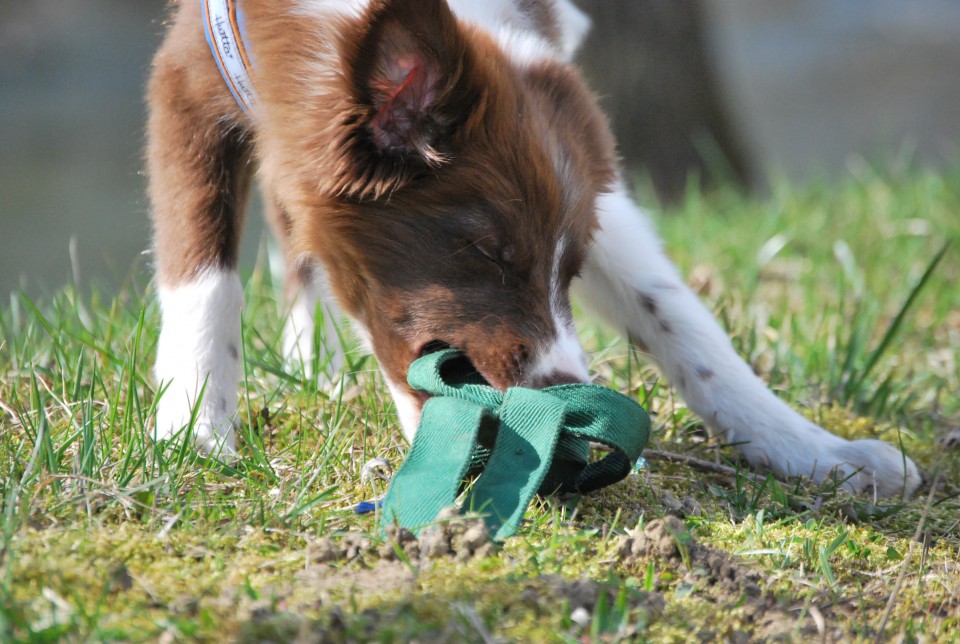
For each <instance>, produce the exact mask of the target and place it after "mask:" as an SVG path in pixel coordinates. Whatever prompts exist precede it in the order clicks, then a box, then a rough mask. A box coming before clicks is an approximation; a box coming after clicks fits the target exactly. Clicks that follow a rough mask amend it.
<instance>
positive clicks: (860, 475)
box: [831, 439, 923, 499]
mask: <svg viewBox="0 0 960 644" xmlns="http://www.w3.org/2000/svg"><path fill="white" fill-rule="evenodd" d="M831 456H832V457H833V458H834V459H835V461H834V464H833V467H832V468H831V469H833V468H834V467H835V468H836V469H837V470H838V471H840V472H842V473H843V474H845V475H849V474H852V475H853V476H852V477H851V478H850V479H849V480H848V481H847V482H846V483H845V484H844V485H845V486H846V487H847V488H848V489H849V490H851V491H853V492H856V493H866V494H871V495H875V496H877V497H879V498H886V497H900V496H902V497H903V498H904V499H908V498H910V497H911V496H912V495H913V493H914V492H915V491H916V489H917V488H918V487H919V486H920V483H921V482H922V481H923V478H922V477H921V476H920V471H919V470H918V469H917V466H916V465H915V464H914V462H913V460H911V459H910V457H909V456H907V455H906V454H904V453H903V452H901V451H900V450H899V449H897V448H896V447H894V446H893V445H891V444H890V443H885V442H883V441H878V440H872V439H863V440H856V441H844V444H843V445H841V446H840V447H839V448H837V449H835V450H834V451H833V453H832V454H831Z"/></svg>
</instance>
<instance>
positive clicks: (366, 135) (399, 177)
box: [288, 0, 614, 429]
mask: <svg viewBox="0 0 960 644" xmlns="http://www.w3.org/2000/svg"><path fill="white" fill-rule="evenodd" d="M338 38H339V48H338V51H339V54H340V63H341V69H340V70H339V73H338V74H336V75H335V78H333V79H331V80H329V81H327V82H333V83H336V84H337V89H336V96H335V97H332V94H333V93H334V92H333V91H332V90H331V91H330V92H327V93H325V94H323V97H324V98H322V99H319V104H321V105H322V107H317V108H316V109H314V114H315V116H313V117H312V118H314V119H317V120H319V119H322V120H323V121H324V122H323V123H319V122H318V123H315V126H316V130H317V131H321V132H322V133H323V134H322V138H320V139H315V140H314V142H312V143H309V142H307V144H305V143H304V142H303V141H297V140H290V141H289V142H288V145H289V146H292V147H296V146H300V147H301V149H302V150H303V152H302V153H301V154H302V155H306V156H305V158H306V159H307V162H308V163H313V164H315V165H316V167H315V168H313V169H314V170H315V171H316V172H317V174H315V175H310V174H308V175H305V177H306V178H305V179H304V180H303V181H301V184H302V185H305V186H308V188H309V189H302V190H301V191H300V194H302V195H303V203H302V204H299V205H298V206H296V207H297V208H298V209H301V210H303V211H304V212H307V213H308V218H309V221H310V225H309V226H300V227H299V229H298V230H296V231H295V233H296V235H297V236H298V237H299V239H300V242H301V245H302V246H303V247H304V248H305V249H307V250H308V251H310V252H314V253H316V254H318V255H319V256H320V257H321V258H322V259H323V262H324V264H325V266H326V269H327V273H328V276H329V279H330V282H331V286H332V287H333V289H334V291H335V292H336V294H337V295H338V297H339V299H340V301H341V303H342V304H343V306H344V308H345V309H346V310H347V312H348V313H349V314H350V315H351V316H352V317H353V318H355V319H356V320H357V321H358V322H359V323H360V324H362V325H363V327H364V328H365V329H366V331H367V333H368V335H369V340H370V343H371V344H372V347H373V350H374V352H375V353H376V355H377V357H378V359H379V361H380V363H381V365H382V367H383V368H384V370H385V371H386V373H387V376H388V378H389V379H390V380H391V381H392V382H391V385H392V387H393V388H394V390H395V392H397V390H398V389H401V387H403V388H405V385H404V384H402V383H404V382H405V374H406V370H407V367H408V366H409V365H410V363H411V362H412V361H413V360H414V359H416V358H417V357H418V355H419V354H421V352H423V351H424V350H428V349H429V348H430V347H432V346H436V344H437V343H442V344H443V345H449V346H453V347H456V348H458V349H461V350H462V351H464V352H465V353H466V355H467V356H468V357H469V359H470V360H471V361H472V363H473V364H474V366H475V367H476V368H477V370H478V371H479V372H480V373H481V374H482V375H483V376H484V377H485V378H486V380H487V381H488V382H490V383H491V384H492V385H494V386H496V387H499V388H506V387H509V386H514V385H524V386H534V387H539V386H545V385H549V384H556V383H559V382H568V381H580V380H584V379H585V378H586V367H585V363H584V356H583V351H582V349H581V347H580V344H579V342H578V341H577V340H576V337H575V335H574V332H573V322H572V319H571V311H570V302H569V296H568V290H569V287H570V282H571V280H572V279H573V278H574V277H575V276H576V275H577V273H578V271H579V270H580V267H581V265H582V263H583V262H584V259H585V254H586V252H587V248H588V245H589V243H590V240H591V235H592V233H593V229H594V227H595V224H596V222H595V215H594V212H593V209H594V200H595V197H596V195H597V194H598V193H599V192H601V191H603V190H605V189H607V188H608V185H609V184H610V183H611V181H612V179H613V174H614V152H613V143H612V140H611V137H610V134H609V130H608V127H607V124H606V121H605V119H604V118H603V116H602V115H601V113H600V112H599V110H598V108H597V107H596V104H595V101H594V99H593V97H592V95H591V94H590V92H589V91H588V90H587V89H586V87H585V85H584V83H583V81H582V80H581V78H580V76H579V75H578V73H577V72H576V71H575V70H574V69H573V68H572V67H570V66H569V65H566V64H563V63H561V62H558V61H557V60H556V59H555V57H552V56H551V51H552V50H551V49H550V47H549V46H548V45H547V44H545V41H543V40H542V39H539V38H536V37H534V36H533V35H532V34H529V33H525V32H521V31H516V32H512V33H511V34H508V35H507V36H504V37H497V35H496V34H494V35H491V34H488V33H487V32H485V31H482V30H480V29H478V28H476V27H474V26H471V25H469V24H465V23H462V22H460V21H458V19H457V18H456V17H455V16H454V15H453V13H452V12H451V11H450V9H449V8H448V6H447V4H446V2H444V1H442V0H422V1H419V2H411V1H402V2H401V1H389V0H388V1H381V2H374V3H372V5H371V6H370V8H369V9H368V10H366V11H365V12H364V13H363V14H362V15H361V16H359V17H356V18H353V19H351V20H345V21H344V22H343V23H342V28H341V29H340V30H339V33H338ZM328 75H329V74H328ZM291 118H296V119H300V120H301V121H302V120H304V119H305V118H306V117H305V116H303V115H297V116H291ZM300 138H301V139H303V140H306V139H309V138H310V136H309V135H307V134H304V135H303V136H302V137H300ZM318 147H320V149H319V150H318V149H317V148H318ZM288 152H289V151H288ZM301 158H303V157H301ZM298 172H301V173H302V170H298ZM401 393H402V391H401ZM407 393H408V395H409V391H407ZM409 421H410V419H409V418H408V419H405V425H406V424H408V423H409ZM408 429H409V427H408Z"/></svg>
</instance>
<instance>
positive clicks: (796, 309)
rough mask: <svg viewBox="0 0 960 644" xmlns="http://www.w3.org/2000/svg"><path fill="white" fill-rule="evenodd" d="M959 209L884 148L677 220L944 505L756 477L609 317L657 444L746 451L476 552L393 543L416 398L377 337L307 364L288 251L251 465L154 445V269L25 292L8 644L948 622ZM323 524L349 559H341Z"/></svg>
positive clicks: (754, 338) (934, 180) (598, 364)
mask: <svg viewBox="0 0 960 644" xmlns="http://www.w3.org/2000/svg"><path fill="white" fill-rule="evenodd" d="M958 209H960V170H958V171H948V172H944V173H939V174H935V173H929V172H919V171H915V172H909V173H902V174H892V173H883V172H879V171H875V170H871V169H869V168H867V169H862V170H861V174H860V175H858V176H857V177H856V178H855V179H854V180H852V181H850V182H848V183H847V184H844V185H842V186H826V185H813V186H810V187H808V188H805V189H802V190H798V189H788V188H778V189H775V190H774V191H773V194H772V195H771V196H770V197H769V198H765V199H748V198H745V197H743V196H742V195H739V194H737V193H736V192H734V191H732V190H731V191H725V190H720V191H717V192H715V193H713V194H710V195H699V194H691V197H690V199H688V200H687V202H686V203H685V205H684V206H682V207H681V208H679V209H677V210H675V211H672V212H669V213H665V214H664V215H663V217H662V219H661V229H662V232H663V234H664V237H665V238H666V241H667V245H668V247H669V248H670V249H671V251H672V253H673V255H674V257H675V258H676V260H677V261H678V263H679V264H680V265H681V267H682V268H683V269H684V270H685V272H686V273H687V274H688V275H690V280H691V283H692V284H693V285H694V286H695V287H696V288H697V289H698V290H699V291H700V292H701V294H702V295H703V297H704V298H705V299H706V300H707V302H708V304H709V305H710V306H711V308H712V309H713V310H714V311H715V312H716V313H717V315H718V316H719V317H720V318H721V319H722V320H723V321H724V323H725V324H726V326H727V327H728V328H729V329H730V332H731V335H732V337H733V341H734V344H735V345H736V347H737V348H738V350H739V351H740V352H741V353H742V354H743V355H744V356H745V357H746V358H747V359H748V360H749V362H750V363H751V364H752V365H753V367H754V368H755V370H756V371H757V372H758V373H760V374H761V375H762V377H764V378H765V379H766V380H767V381H768V382H769V383H771V385H772V386H773V387H774V388H775V389H776V390H777V391H778V393H779V394H780V395H781V396H783V397H784V398H785V399H787V400H789V401H790V402H791V403H792V404H794V405H796V406H798V407H800V408H801V409H802V410H804V412H805V413H806V414H807V415H808V416H809V417H811V418H812V419H814V420H816V421H817V422H819V423H821V424H823V425H824V426H826V427H828V428H829V429H831V430H833V431H835V432H837V433H839V434H841V435H843V436H847V437H850V438H863V437H879V438H882V439H885V440H889V441H892V442H898V443H900V444H901V445H902V446H903V447H904V448H905V449H906V450H907V451H908V452H909V453H910V454H911V455H912V456H913V457H914V458H915V459H916V461H917V463H918V464H919V465H920V467H921V468H922V469H924V470H926V471H927V472H933V471H938V472H939V473H940V475H939V478H938V479H937V483H936V485H931V486H930V487H928V488H927V489H925V490H924V494H923V496H924V497H925V498H929V499H930V501H929V505H926V506H925V503H924V499H916V500H912V501H908V502H904V503H894V502H887V501H880V502H877V501H875V500H873V499H867V498H860V497H851V496H849V495H848V494H846V493H844V492H843V491H842V490H841V489H840V487H839V485H838V482H836V481H829V482H827V483H825V484H823V485H821V486H815V485H811V484H809V483H808V482H804V481H799V480H793V481H779V480H777V479H775V478H774V477H772V476H767V475H765V474H763V473H759V474H758V473H755V472H750V471H747V470H746V469H745V468H743V467H742V466H741V465H740V464H739V461H738V460H737V457H736V454H735V453H734V452H733V451H732V450H731V449H730V448H729V447H724V446H722V445H717V444H716V443H715V442H713V441H711V440H710V439H709V438H708V437H707V436H706V435H705V432H704V430H703V427H702V424H701V422H700V421H699V419H697V418H696V417H695V416H693V415H692V414H691V413H690V412H689V410H688V409H687V408H686V406H685V405H684V404H683V402H682V400H680V399H679V398H677V397H676V395H675V394H674V393H673V391H672V389H671V388H670V387H669V385H668V384H667V383H665V382H663V381H662V380H661V379H660V378H659V376H658V375H657V373H656V371H655V370H654V369H653V368H652V367H651V366H650V365H649V364H648V363H646V362H645V361H644V360H643V356H642V355H640V354H639V353H638V352H635V351H631V350H628V349H627V347H626V346H625V344H624V343H623V342H622V340H621V339H619V338H617V337H616V336H615V335H613V334H611V333H609V332H608V331H605V330H603V329H600V328H598V327H596V326H593V325H591V324H590V323H588V322H585V321H584V322H582V323H581V325H580V326H581V327H582V328H581V332H582V336H583V337H584V339H585V343H586V345H587V346H588V348H589V350H590V351H591V357H592V363H593V365H592V366H593V369H594V372H595V373H596V374H597V377H598V379H599V380H600V381H602V382H605V383H606V384H608V385H609V386H611V387H614V388H616V389H618V390H620V391H623V392H625V393H626V394H627V395H630V396H633V397H635V398H636V399H637V400H638V401H640V402H641V403H643V404H644V406H646V407H647V408H648V409H649V410H650V411H651V413H652V415H653V420H654V431H653V435H652V440H651V447H652V448H655V449H656V450H658V451H659V453H668V452H675V453H679V452H682V453H685V454H688V455H690V456H692V457H695V458H697V459H699V460H700V461H702V462H709V463H713V464H715V465H716V464H719V465H721V466H722V467H712V468H699V467H696V466H693V465H690V464H688V465H684V464H683V463H679V462H676V461H673V460H669V459H665V458H655V457H653V456H650V457H649V458H648V461H649V463H648V466H647V467H646V468H645V469H644V470H642V471H640V472H637V473H636V474H634V475H633V476H631V477H629V479H628V480H626V481H625V482H623V483H621V484H619V485H617V486H614V487H612V488H609V489H607V490H604V491H602V492H600V493H597V494H594V495H592V496H589V497H585V498H583V499H581V500H580V502H579V504H566V505H564V504H561V503H559V502H557V501H555V500H543V501H540V502H537V503H535V504H534V506H533V507H532V508H531V510H530V512H529V513H528V520H527V522H526V524H525V526H524V528H523V529H522V530H521V532H520V534H519V535H518V536H517V537H515V538H513V539H511V540H509V541H508V543H507V544H505V545H504V547H503V548H502V549H501V550H499V551H498V552H496V553H495V554H492V555H489V556H484V557H480V558H478V559H474V560H471V561H467V562H458V561H454V560H439V561H433V562H426V563H424V562H416V561H412V560H410V559H409V558H406V555H403V556H402V557H400V560H399V561H389V562H387V561H385V560H384V556H385V555H383V554H382V552H383V551H384V550H383V548H387V549H390V550H391V552H392V553H393V555H392V557H387V558H389V559H396V558H397V556H398V555H401V554H402V552H401V551H398V550H396V549H394V546H391V545H390V544H383V543H382V542H381V541H380V537H379V536H378V535H379V533H378V531H377V530H376V525H375V518H374V517H371V516H358V515H356V514H355V513H354V511H353V508H354V507H355V505H356V504H357V503H358V502H359V501H362V500H368V499H372V498H375V497H377V496H378V495H380V494H382V492H383V489H382V488H383V485H382V482H379V481H377V480H376V479H375V478H371V480H369V481H364V480H361V477H360V470H361V467H362V466H363V464H364V463H365V462H367V461H368V460H369V459H371V458H374V457H382V458H386V459H388V460H390V461H391V462H393V463H394V464H397V463H399V462H400V461H401V460H402V458H403V455H404V454H405V452H406V448H407V446H406V444H405V442H404V440H403V439H402V437H401V435H400V432H399V431H398V426H397V421H396V419H395V412H394V410H393V405H392V402H391V401H390V400H389V398H388V396H387V395H386V389H385V387H384V386H383V383H382V381H381V377H380V376H379V374H378V372H377V371H376V366H375V364H374V362H373V360H372V359H371V358H369V357H367V356H364V355H362V354H361V353H359V352H358V351H357V350H356V349H355V348H352V347H351V349H350V350H349V352H348V363H349V368H348V370H347V371H348V374H347V376H346V377H345V379H344V380H343V381H342V382H341V383H340V384H339V385H338V386H336V387H330V386H321V385H319V384H318V383H317V381H316V380H315V379H313V378H310V377H307V376H306V373H307V371H305V370H304V369H302V368H290V367H288V366H286V365H284V363H283V360H282V358H281V351H280V347H281V339H280V330H281V328H282V324H281V319H280V318H281V316H282V312H283V309H284V305H283V303H282V302H281V301H280V292H281V289H280V288H279V286H278V285H277V284H276V283H275V282H274V280H273V279H272V278H271V276H270V275H269V273H268V272H267V271H266V270H265V265H266V263H265V262H262V263H261V264H259V265H258V266H256V267H254V270H253V272H252V273H250V274H249V275H248V276H247V280H246V283H245V290H246V306H245V309H244V314H243V316H244V317H243V355H244V364H245V372H244V381H243V384H242V397H241V400H242V403H241V407H242V408H241V427H240V431H239V447H240V453H241V458H240V460H239V461H238V462H236V463H233V464H230V465H226V464H223V463H220V462H218V461H216V460H213V459H209V458H205V457H203V456H202V455H199V454H197V453H196V452H195V451H193V450H192V449H190V448H188V447H184V446H180V447H174V448H166V449H161V448H159V447H157V446H155V445H153V444H152V443H151V441H150V440H149V439H148V435H149V430H150V426H151V423H152V422H153V421H152V418H153V415H154V411H155V405H156V401H157V399H158V396H160V395H162V392H158V391H156V390H155V388H154V383H153V380H152V378H151V376H150V369H151V365H152V361H153V358H154V355H155V350H156V341H157V324H158V318H159V316H158V312H157V308H156V305H155V303H154V298H153V293H152V290H151V287H150V286H148V285H147V281H146V278H145V277H138V278H136V279H132V280H130V281H128V283H127V285H126V286H125V287H124V288H123V289H122V290H121V291H120V292H119V293H116V294H106V293H103V292H100V291H98V290H97V288H96V287H92V288H90V289H89V291H87V292H85V293H81V291H80V290H79V289H77V288H75V287H68V288H65V289H63V290H61V291H58V292H56V293H54V294H51V295H49V296H45V297H44V298H42V299H38V300H36V301H34V300H31V299H29V298H27V297H26V296H24V295H21V294H13V295H12V296H10V297H9V299H8V300H6V304H4V306H3V308H2V309H0V641H7V640H15V641H64V640H65V641H88V640H89V641H113V640H120V641H136V640H156V639H161V638H162V639H173V640H176V639H189V640H198V641H221V640H223V639H225V638H227V639H235V640H239V641H263V640H266V639H273V640H291V639H295V638H298V637H299V638H301V639H316V640H320V641H326V640H330V641H350V640H382V641H407V640H410V639H421V640H440V641H458V642H459V641H477V642H486V641H492V640H501V639H508V640H512V639H516V640H533V641H585V640H591V641H620V640H634V639H650V640H656V641H659V640H678V639H689V638H691V637H699V638H701V639H723V638H732V637H735V636H739V635H738V634H740V633H742V634H746V635H747V636H748V637H752V638H756V639H764V638H771V637H783V638H786V639H799V640H802V639H810V638H812V637H817V638H826V639H851V640H859V639H863V640H869V639H884V638H892V637H901V638H905V639H911V640H912V639H921V638H924V639H932V640H937V639H949V638H950V637H953V635H952V634H953V633H955V632H956V629H957V627H958V626H960V618H958V617H957V616H958V615H960V603H958V600H957V597H960V587H958V582H957V580H958V579H960V574H958V573H960V562H958V558H957V550H958V547H960V534H958V521H957V516H960V489H958V488H957V481H958V480H960V479H958V476H960V459H957V458H956V457H955V456H954V455H952V454H951V453H950V452H948V451H947V450H945V449H944V448H943V447H942V446H940V445H939V444H938V439H939V438H940V437H942V436H943V435H945V434H946V433H947V432H948V431H949V430H951V429H955V428H957V427H960V401H958V396H957V392H958V391H960V368H958V364H960V291H958V289H957V288H956V286H955V284H956V281H957V279H958V278H960V259H958V257H957V252H956V248H957V246H956V244H955V243H953V242H955V241H956V240H957V239H958V237H960V220H958V219H957V218H956V214H955V213H956V212H957V211H958ZM951 243H952V245H951ZM348 342H349V340H348ZM318 343H319V338H318ZM319 346H320V345H319V344H318V348H319ZM328 360H329V356H327V355H324V354H323V352H319V353H318V355H317V358H316V361H315V363H314V364H313V365H312V373H319V372H323V371H324V369H325V368H326V366H327V365H328ZM666 514H676V515H680V516H682V517H683V518H684V525H685V531H681V532H679V533H677V534H676V535H674V536H675V538H676V539H677V540H678V541H677V548H678V552H679V553H680V554H679V555H678V556H677V557H676V558H670V557H662V556H646V557H639V558H629V557H628V558H625V557H624V556H623V553H622V551H621V550H619V546H618V544H619V543H620V540H621V538H622V537H624V535H627V534H639V533H641V532H642V531H643V530H644V529H645V526H647V525H649V524H650V522H651V521H652V520H653V519H655V518H658V517H662V516H664V515H666ZM325 539H333V540H334V541H336V542H338V543H343V544H353V546H351V547H352V548H353V549H352V550H351V549H350V548H349V547H347V548H345V551H349V552H350V554H349V555H348V556H345V557H342V558H339V559H334V560H332V561H328V560H327V558H326V557H324V556H322V555H321V554H320V553H322V552H323V551H324V547H325V546H324V543H325V541H324V540H325ZM705 562H706V563H705ZM710 562H713V563H710ZM716 562H720V564H717V563H716ZM715 564H716V565H715ZM721 564H722V565H721ZM894 579H896V580H897V585H896V589H894V584H893V580H894Z"/></svg>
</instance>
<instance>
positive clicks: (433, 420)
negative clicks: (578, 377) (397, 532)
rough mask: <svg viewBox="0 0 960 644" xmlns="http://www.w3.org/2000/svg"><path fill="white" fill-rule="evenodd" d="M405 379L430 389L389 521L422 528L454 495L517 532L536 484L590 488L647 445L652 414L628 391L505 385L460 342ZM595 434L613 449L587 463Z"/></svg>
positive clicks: (497, 531) (497, 525)
mask: <svg viewBox="0 0 960 644" xmlns="http://www.w3.org/2000/svg"><path fill="white" fill-rule="evenodd" d="M407 381H408V382H409V383H410V386H412V387H413V388H414V389H417V390H418V391H422V392H426V393H428V394H430V395H431V396H432V397H431V398H430V399H429V400H427V402H426V403H425V404H424V406H423V415H422V417H421V420H420V427H419V428H418V430H417V433H416V436H415V437H414V440H413V445H412V446H411V448H410V453H409V455H408V456H407V459H406V461H404V463H403V465H402V466H401V467H400V469H399V470H398V471H397V473H396V474H395V475H394V476H393V480H392V481H391V482H390V487H389V488H388V490H387V494H386V496H385V497H384V499H383V514H382V520H383V527H384V529H385V528H386V526H388V525H390V524H391V523H397V524H399V525H400V526H401V527H404V528H408V529H410V530H413V531H417V530H419V529H420V528H422V527H424V526H426V525H429V524H430V523H432V522H433V521H434V520H435V519H436V518H437V514H438V513H439V512H440V511H441V510H442V509H444V508H445V507H448V506H451V505H453V504H454V502H455V501H456V499H457V497H458V496H459V494H460V492H461V491H462V489H463V481H464V480H465V479H467V478H472V477H475V480H474V481H473V485H472V487H471V488H470V490H469V492H468V493H467V495H466V499H465V501H464V503H463V506H462V508H463V509H464V510H467V511H476V512H480V513H482V514H483V515H484V518H485V521H486V523H487V526H488V527H489V528H490V532H491V534H492V535H493V538H494V539H504V538H506V537H509V536H511V535H512V534H514V533H515V532H516V531H517V528H518V526H519V524H520V520H521V519H522V518H523V514H524V512H526V509H527V506H528V505H529V504H530V501H531V499H532V498H533V495H534V494H535V493H538V492H539V493H540V494H542V495H547V494H554V493H584V492H590V491H593V490H597V489H599V488H602V487H606V486H608V485H612V484H613V483H616V482H617V481H620V480H622V479H623V478H625V477H626V476H627V475H628V474H629V473H630V472H631V470H632V469H633V466H634V463H636V462H637V461H638V459H639V458H640V453H641V452H642V451H643V448H644V447H645V446H646V443H647V439H648V437H649V433H650V419H649V417H648V416H647V413H646V412H645V411H644V409H643V407H641V406H640V405H639V404H637V402H636V401H634V400H632V399H630V398H628V397H627V396H624V395H623V394H621V393H619V392H616V391H613V390H611V389H608V388H606V387H601V386H598V385H590V384H568V385H558V386H555V387H547V388H546V389H540V390H537V389H527V388H523V387H514V388H510V389H508V390H507V391H506V392H505V393H504V392H502V391H499V390H497V389H494V388H493V387H491V386H490V385H488V384H487V383H486V382H485V381H484V380H483V378H482V377H481V376H480V375H479V374H478V373H477V372H476V369H474V367H473V366H472V365H471V364H470V362H469V361H468V360H467V359H466V358H465V357H464V355H463V354H462V353H460V352H458V351H456V350H454V349H447V350H444V351H440V352H437V353H433V354H429V355H426V356H424V357H422V358H420V359H419V360H417V361H416V362H414V363H413V364H412V365H410V369H409V371H408V373H407ZM590 441H594V442H598V443H602V444H604V445H606V446H607V447H609V448H610V450H611V451H610V453H609V454H607V455H606V456H605V457H604V458H602V459H600V460H598V461H594V462H588V456H589V451H590V443H589V442H590Z"/></svg>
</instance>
